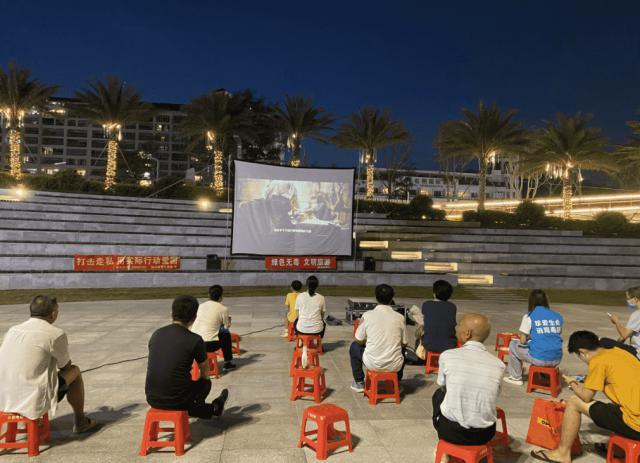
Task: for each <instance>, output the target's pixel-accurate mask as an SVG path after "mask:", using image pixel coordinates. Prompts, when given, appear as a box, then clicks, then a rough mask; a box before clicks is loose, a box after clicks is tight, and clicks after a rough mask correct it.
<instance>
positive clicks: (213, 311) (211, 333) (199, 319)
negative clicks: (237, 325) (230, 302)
mask: <svg viewBox="0 0 640 463" xmlns="http://www.w3.org/2000/svg"><path fill="white" fill-rule="evenodd" d="M222 326H224V327H226V328H229V309H227V308H226V307H225V306H224V305H222V304H220V303H219V302H216V301H207V302H203V303H202V304H200V305H199V306H198V315H196V320H195V321H194V322H193V325H192V326H191V331H192V332H194V333H196V334H199V335H200V336H201V337H202V339H203V340H204V342H211V341H218V340H219V338H218V332H219V331H220V327H222Z"/></svg>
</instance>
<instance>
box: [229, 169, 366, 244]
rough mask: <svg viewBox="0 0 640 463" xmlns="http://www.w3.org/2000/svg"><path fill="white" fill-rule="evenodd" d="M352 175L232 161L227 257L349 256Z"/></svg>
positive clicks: (351, 173)
mask: <svg viewBox="0 0 640 463" xmlns="http://www.w3.org/2000/svg"><path fill="white" fill-rule="evenodd" d="M353 181H354V169H315V168H295V167H280V166H271V165H265V164H257V163H251V162H243V161H235V189H234V204H233V236H232V248H231V252H232V254H258V255H284V256H302V255H323V256H350V255H351V236H352V231H353V225H352V219H353Z"/></svg>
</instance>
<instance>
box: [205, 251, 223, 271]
mask: <svg viewBox="0 0 640 463" xmlns="http://www.w3.org/2000/svg"><path fill="white" fill-rule="evenodd" d="M220 269H222V261H221V260H220V258H219V257H218V254H207V272H219V271H220Z"/></svg>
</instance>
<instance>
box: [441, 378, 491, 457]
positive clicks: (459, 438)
mask: <svg viewBox="0 0 640 463" xmlns="http://www.w3.org/2000/svg"><path fill="white" fill-rule="evenodd" d="M445 395H446V391H445V389H444V388H442V387H440V388H438V389H436V391H435V392H434V393H433V397H432V398H431V403H432V405H433V427H434V428H435V429H436V432H437V433H438V439H443V440H446V441H447V442H450V443H452V444H454V445H484V444H486V443H487V442H489V441H490V440H491V439H493V436H495V434H496V424H495V423H494V424H493V425H491V426H489V427H488V428H464V427H462V426H461V425H460V424H458V423H456V422H455V421H451V420H449V419H447V418H446V417H445V416H444V415H443V414H442V412H441V411H440V407H441V406H442V402H443V401H444V396H445Z"/></svg>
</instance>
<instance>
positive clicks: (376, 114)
mask: <svg viewBox="0 0 640 463" xmlns="http://www.w3.org/2000/svg"><path fill="white" fill-rule="evenodd" d="M409 138H410V135H409V132H408V131H407V129H405V127H404V125H403V124H402V122H399V121H395V120H393V119H392V118H391V115H390V114H389V111H387V110H384V111H380V110H378V109H375V108H368V107H365V108H362V109H361V110H360V111H358V112H355V113H353V114H352V115H351V118H350V119H349V121H348V122H345V123H343V124H342V125H341V126H340V127H339V128H338V132H337V133H336V135H335V136H334V137H333V139H332V141H333V142H334V143H335V144H336V146H338V147H339V148H347V149H357V150H359V151H360V159H361V162H362V163H364V164H365V165H366V166H367V198H373V192H374V189H373V172H374V169H375V163H376V158H377V154H378V150H379V149H381V148H385V147H387V146H392V145H398V144H400V143H406V142H408V141H409Z"/></svg>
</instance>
